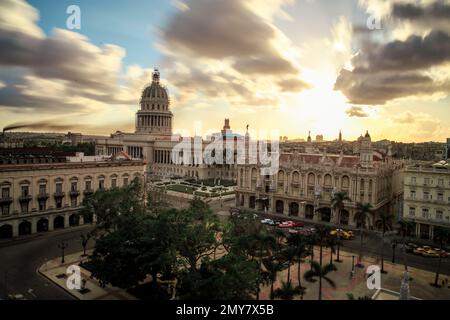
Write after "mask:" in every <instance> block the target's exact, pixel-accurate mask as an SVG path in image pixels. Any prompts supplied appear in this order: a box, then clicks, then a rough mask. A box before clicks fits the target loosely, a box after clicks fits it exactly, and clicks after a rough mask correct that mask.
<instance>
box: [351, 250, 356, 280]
mask: <svg viewBox="0 0 450 320" xmlns="http://www.w3.org/2000/svg"><path fill="white" fill-rule="evenodd" d="M354 275H355V256H354V255H352V271H351V272H350V277H351V278H353V276H354Z"/></svg>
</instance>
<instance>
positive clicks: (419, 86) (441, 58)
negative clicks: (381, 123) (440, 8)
mask: <svg viewBox="0 0 450 320" xmlns="http://www.w3.org/2000/svg"><path fill="white" fill-rule="evenodd" d="M448 62H450V36H449V35H448V34H447V33H446V32H444V31H439V30H434V31H431V32H430V33H428V34H427V35H425V36H423V37H422V36H418V35H411V36H409V37H408V38H407V39H406V40H405V41H400V40H394V41H391V42H388V43H377V42H370V41H368V42H365V43H363V44H362V46H361V49H360V52H359V53H358V54H357V55H355V56H354V57H353V59H352V60H351V64H352V67H353V69H352V70H346V69H343V70H341V72H340V74H339V76H338V78H337V79H336V83H335V90H340V91H341V92H342V93H344V94H345V96H346V97H347V98H348V99H349V101H350V102H351V103H353V104H371V105H378V104H380V105H382V104H385V103H386V102H387V101H389V100H393V99H397V98H402V97H408V96H422V95H432V94H435V93H443V94H449V93H450V91H449V90H450V79H449V78H448V76H447V77H444V78H442V77H441V78H440V79H435V78H434V77H433V76H432V75H430V74H429V72H428V70H429V69H430V68H432V67H433V68H438V67H441V66H443V67H445V65H446V64H447V63H448Z"/></svg>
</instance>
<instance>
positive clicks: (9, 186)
mask: <svg viewBox="0 0 450 320" xmlns="http://www.w3.org/2000/svg"><path fill="white" fill-rule="evenodd" d="M146 168H147V167H146V163H145V162H144V161H141V160H138V161H135V160H103V161H86V160H84V161H83V160H81V161H76V158H74V159H71V160H70V161H69V160H68V161H67V162H64V163H40V164H24V165H18V164H14V165H0V189H1V190H0V191H1V194H0V238H11V237H17V236H22V235H28V234H34V233H37V232H46V231H52V230H54V229H58V228H67V227H69V226H75V225H80V224H83V223H85V222H92V220H93V219H94V217H91V218H89V219H88V221H84V219H83V217H81V216H79V215H78V214H77V213H78V211H79V209H80V207H81V204H82V201H83V199H84V198H85V197H87V196H89V195H90V194H92V193H93V192H95V191H96V190H98V189H108V188H113V187H120V186H123V185H126V184H128V183H129V182H131V181H132V180H133V179H134V178H135V177H138V178H140V179H144V178H145V176H146Z"/></svg>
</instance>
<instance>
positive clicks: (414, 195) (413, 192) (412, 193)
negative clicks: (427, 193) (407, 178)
mask: <svg viewBox="0 0 450 320" xmlns="http://www.w3.org/2000/svg"><path fill="white" fill-rule="evenodd" d="M409 196H410V198H411V199H415V198H416V192H415V191H414V190H411V191H410V193H409Z"/></svg>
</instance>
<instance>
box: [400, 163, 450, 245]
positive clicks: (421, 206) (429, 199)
mask: <svg viewBox="0 0 450 320" xmlns="http://www.w3.org/2000/svg"><path fill="white" fill-rule="evenodd" d="M403 203H404V208H403V218H404V219H406V220H410V221H412V222H414V223H415V224H416V232H415V235H416V236H417V237H420V238H422V239H433V230H434V228H435V227H436V226H445V227H449V228H450V163H449V162H447V161H443V160H442V161H440V162H438V163H434V164H415V165H411V166H408V167H407V168H406V169H405V175H404V199H403Z"/></svg>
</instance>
